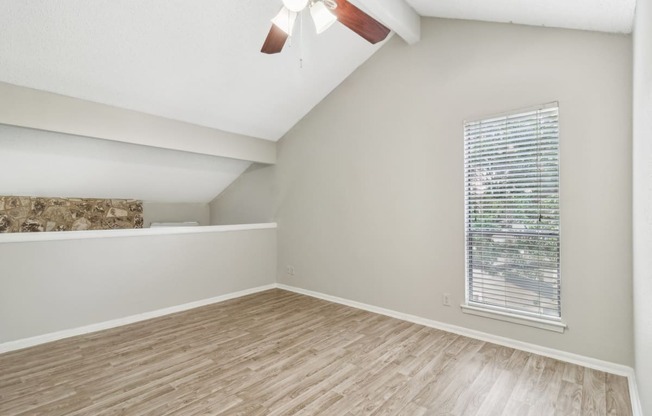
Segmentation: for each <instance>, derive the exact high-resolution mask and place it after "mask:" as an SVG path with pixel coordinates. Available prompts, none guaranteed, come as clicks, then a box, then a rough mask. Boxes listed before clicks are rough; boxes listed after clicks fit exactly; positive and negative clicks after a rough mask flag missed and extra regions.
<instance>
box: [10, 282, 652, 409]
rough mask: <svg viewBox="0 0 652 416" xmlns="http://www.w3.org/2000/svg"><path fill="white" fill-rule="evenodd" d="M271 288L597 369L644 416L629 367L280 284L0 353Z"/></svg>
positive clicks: (16, 344)
mask: <svg viewBox="0 0 652 416" xmlns="http://www.w3.org/2000/svg"><path fill="white" fill-rule="evenodd" d="M274 288H279V289H283V290H287V291H290V292H295V293H299V294H302V295H307V296H311V297H314V298H318V299H323V300H327V301H329V302H334V303H339V304H341V305H346V306H351V307H353V308H357V309H362V310H365V311H369V312H373V313H378V314H381V315H385V316H389V317H392V318H397V319H401V320H404V321H408V322H413V323H415V324H419V325H423V326H427V327H430V328H435V329H440V330H443V331H448V332H452V333H454V334H458V335H463V336H467V337H471V338H475V339H479V340H482V341H486V342H491V343H494V344H498V345H502V346H505V347H510V348H516V349H519V350H523V351H527V352H531V353H534V354H539V355H543V356H546V357H550V358H554V359H557V360H560V361H566V362H569V363H573V364H577V365H581V366H584V367H588V368H593V369H595V370H600V371H605V372H608V373H612V374H617V375H621V376H625V377H627V379H628V383H629V392H630V397H631V400H632V410H633V412H634V413H633V414H634V416H643V412H642V408H641V405H640V399H639V396H638V389H637V386H636V377H635V373H634V369H632V368H631V367H627V366H625V365H621V364H616V363H611V362H608V361H603V360H598V359H596V358H591V357H585V356H582V355H578V354H573V353H569V352H565V351H560V350H556V349H553V348H547V347H542V346H540V345H536V344H530V343H527V342H522V341H517V340H514V339H511V338H505V337H500V336H497V335H493V334H488V333H486V332H481V331H476V330H473V329H468V328H464V327H461V326H457V325H451V324H446V323H443V322H439V321H435V320H432V319H427V318H422V317H419V316H416V315H410V314H406V313H402V312H397V311H393V310H391V309H385V308H381V307H378V306H373V305H368V304H365V303H361V302H356V301H353V300H349V299H344V298H340V297H337V296H331V295H326V294H324V293H320V292H314V291H312V290H306V289H301V288H298V287H294V286H288V285H284V284H280V283H272V284H269V285H264V286H258V287H255V288H251V289H245V290H241V291H239V292H233V293H227V294H225V295H220V296H215V297H212V298H209V299H202V300H198V301H195V302H190V303H184V304H183V305H177V306H171V307H169V308H163V309H158V310H155V311H151V312H145V313H141V314H138V315H131V316H127V317H124V318H119V319H113V320H111V321H105V322H100V323H97V324H91V325H86V326H82V327H79V328H72V329H66V330H63V331H57V332H52V333H49V334H44V335H39V336H35V337H31V338H25V339H20V340H16V341H10V342H5V343H3V344H0V354H1V353H4V352H9V351H14V350H19V349H23V348H28V347H33V346H35V345H39V344H45V343H47V342H52V341H57V340H60V339H64V338H69V337H74V336H77V335H84V334H88V333H91V332H97V331H102V330H105V329H110V328H115V327H118V326H122V325H128V324H132V323H135V322H140V321H145V320H147V319H152V318H157V317H160V316H163V315H169V314H172V313H176V312H182V311H186V310H189V309H194V308H198V307H201V306H205V305H210V304H213V303H219V302H223V301H225V300H229V299H235V298H239V297H242V296H246V295H250V294H253V293H258V292H263V291H265V290H270V289H274Z"/></svg>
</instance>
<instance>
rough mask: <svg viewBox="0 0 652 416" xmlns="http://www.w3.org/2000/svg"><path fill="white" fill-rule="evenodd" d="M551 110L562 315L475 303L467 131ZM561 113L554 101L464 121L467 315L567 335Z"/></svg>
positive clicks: (463, 305)
mask: <svg viewBox="0 0 652 416" xmlns="http://www.w3.org/2000/svg"><path fill="white" fill-rule="evenodd" d="M550 108H556V109H557V137H556V139H557V154H556V157H557V161H558V167H557V169H558V170H557V173H558V177H557V181H558V190H559V197H558V204H557V208H558V212H559V214H558V215H559V225H558V233H557V238H558V244H559V257H558V260H559V263H558V270H557V273H558V276H559V289H558V290H559V316H548V315H544V314H539V313H533V312H527V311H522V310H515V309H510V308H508V307H500V306H497V305H488V304H482V303H478V302H473V300H471V299H470V293H469V283H470V280H471V279H470V276H469V267H470V264H469V236H470V234H472V232H471V231H470V229H469V224H468V222H467V219H468V215H469V213H468V208H469V205H468V199H467V198H468V195H467V191H468V188H467V179H466V178H467V177H466V170H467V159H466V157H467V156H466V145H467V134H466V128H467V125H469V124H470V123H476V122H480V121H488V120H492V119H497V118H503V117H505V118H506V117H510V116H512V117H513V116H516V117H518V116H521V115H525V114H526V113H531V112H534V111H540V110H547V109H550ZM560 130H561V129H560V111H559V103H558V102H556V101H554V102H550V103H547V104H543V105H538V106H531V107H526V108H520V109H516V110H512V111H506V112H502V113H499V114H492V115H488V116H484V117H478V118H474V119H471V120H464V123H463V132H464V133H463V148H464V223H465V224H464V303H463V304H462V305H460V306H461V308H462V311H463V312H464V313H468V314H472V315H477V316H482V317H486V318H492V319H498V320H502V321H507V322H512V323H516V324H521V325H527V326H532V327H536V328H541V329H546V330H551V331H555V332H564V330H565V329H566V327H567V325H566V324H565V323H564V322H563V320H562V284H561V140H560V137H561V131H560Z"/></svg>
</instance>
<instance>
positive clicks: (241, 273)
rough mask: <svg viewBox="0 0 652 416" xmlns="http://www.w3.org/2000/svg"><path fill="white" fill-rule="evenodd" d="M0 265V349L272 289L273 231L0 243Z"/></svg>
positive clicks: (274, 267)
mask: <svg viewBox="0 0 652 416" xmlns="http://www.w3.org/2000/svg"><path fill="white" fill-rule="evenodd" d="M216 253H218V254H219V255H216ZM0 259H1V260H2V267H3V269H4V270H6V271H9V272H6V273H0V343H2V342H8V341H13V340H18V339H23V338H28V337H32V336H37V335H43V334H47V333H51V332H55V331H61V330H65V329H71V328H77V327H80V326H84V325H90V324H95V323H99V322H103V321H108V320H112V319H118V318H123V317H126V316H130V315H135V314H140V313H144V312H149V311H153V310H157V309H161V308H166V307H171V306H176V305H181V304H184V303H188V302H193V301H197V300H202V299H208V298H211V297H214V296H219V295H223V294H227V293H232V292H236V291H240V290H244V289H250V288H254V287H257V286H262V285H267V284H271V283H274V281H275V278H276V277H275V269H276V230H275V229H262V230H248V231H230V232H210V233H200V234H183V235H155V236H137V237H115V238H97V239H85V240H62V241H44V242H23V243H0Z"/></svg>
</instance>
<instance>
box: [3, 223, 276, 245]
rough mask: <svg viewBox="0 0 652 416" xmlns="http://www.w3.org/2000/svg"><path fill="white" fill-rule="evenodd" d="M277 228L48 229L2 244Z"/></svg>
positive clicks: (6, 235)
mask: <svg viewBox="0 0 652 416" xmlns="http://www.w3.org/2000/svg"><path fill="white" fill-rule="evenodd" d="M272 228H277V224H276V223H275V222H264V223H259V224H233V225H204V226H200V227H160V228H128V229H122V230H85V231H47V232H41V233H2V234H0V244H3V243H29V242H35V241H58V240H84V239H87V238H111V237H145V236H150V235H173V234H201V233H223V232H227V231H249V230H266V229H272Z"/></svg>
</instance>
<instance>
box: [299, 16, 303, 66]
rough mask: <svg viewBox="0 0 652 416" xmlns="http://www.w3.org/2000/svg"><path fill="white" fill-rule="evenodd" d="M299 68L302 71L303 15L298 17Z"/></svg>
mask: <svg viewBox="0 0 652 416" xmlns="http://www.w3.org/2000/svg"><path fill="white" fill-rule="evenodd" d="M299 19H301V20H300V21H299V68H300V69H303V13H301V14H300V15H299Z"/></svg>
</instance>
